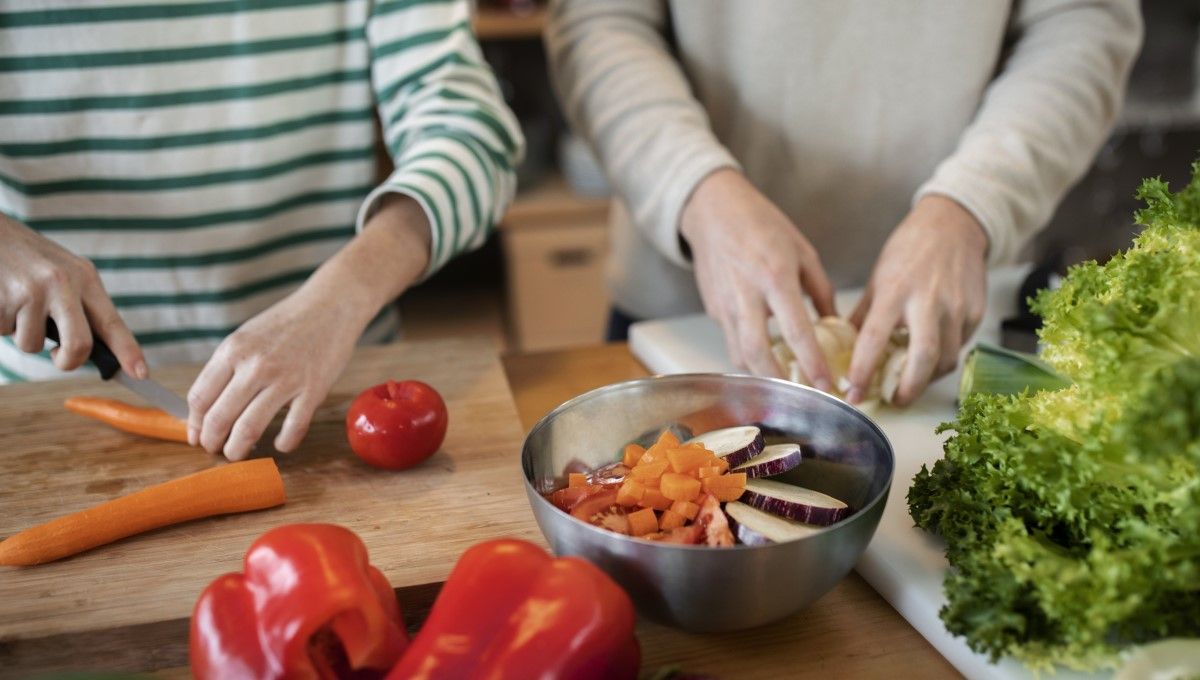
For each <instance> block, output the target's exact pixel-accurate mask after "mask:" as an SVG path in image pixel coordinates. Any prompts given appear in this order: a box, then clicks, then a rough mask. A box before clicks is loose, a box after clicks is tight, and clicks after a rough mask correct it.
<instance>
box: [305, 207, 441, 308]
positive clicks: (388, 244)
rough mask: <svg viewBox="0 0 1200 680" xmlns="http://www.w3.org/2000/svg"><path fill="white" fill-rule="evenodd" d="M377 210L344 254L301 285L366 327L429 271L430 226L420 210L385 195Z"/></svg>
mask: <svg viewBox="0 0 1200 680" xmlns="http://www.w3.org/2000/svg"><path fill="white" fill-rule="evenodd" d="M378 206H379V207H378V210H377V211H376V212H375V213H374V215H372V216H371V217H370V218H369V219H368V220H367V222H366V224H365V226H364V228H363V229H362V230H361V231H360V232H359V234H358V235H357V236H355V237H354V239H353V240H351V241H350V243H348V244H347V245H346V246H345V247H344V248H342V249H341V250H340V251H338V252H337V254H335V255H334V256H333V257H332V258H330V259H329V260H328V261H327V262H326V263H325V264H323V265H322V266H321V267H320V268H319V269H317V271H316V272H315V273H314V274H313V275H312V277H311V278H310V279H309V280H308V282H307V283H305V286H304V289H302V290H305V291H306V292H311V293H313V294H316V295H319V296H321V297H323V298H326V302H327V303H328V304H335V302H334V301H336V304H337V305H338V306H339V307H340V308H342V309H343V310H344V313H345V314H346V316H345V320H346V321H347V322H348V323H354V324H358V325H361V326H362V327H364V328H365V327H366V325H367V324H368V323H369V322H370V320H371V319H372V318H373V317H374V316H375V314H377V313H378V312H379V310H380V309H382V308H383V306H384V305H386V304H389V303H391V302H392V301H393V300H395V299H396V298H398V297H400V295H401V293H403V292H404V291H405V290H407V289H408V287H409V286H411V285H412V284H413V283H414V282H415V281H417V280H418V279H420V278H421V276H422V275H423V274H424V273H425V271H426V269H427V268H428V266H429V246H430V225H429V220H428V218H427V217H426V216H425V212H424V211H423V210H422V209H421V206H420V205H419V204H417V202H416V201H414V200H413V199H412V198H409V197H408V196H404V195H401V194H385V195H383V196H382V197H381V198H380V201H379V203H378Z"/></svg>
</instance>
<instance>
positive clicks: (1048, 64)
mask: <svg viewBox="0 0 1200 680" xmlns="http://www.w3.org/2000/svg"><path fill="white" fill-rule="evenodd" d="M1013 23H1014V27H1015V30H1016V31H1017V35H1018V40H1017V42H1016V45H1015V47H1014V48H1013V50H1012V53H1011V54H1010V55H1009V57H1008V58H1007V60H1006V62H1005V64H1004V66H1003V69H1002V70H1001V72H1000V74H999V75H998V76H997V77H996V79H995V80H994V81H993V82H992V84H991V85H990V86H989V87H988V90H987V92H986V94H985V97H984V101H983V104H982V105H981V107H980V109H979V112H978V114H977V115H976V117H975V120H974V122H973V123H972V124H971V126H970V127H969V128H968V129H967V130H966V132H964V133H963V136H962V139H961V140H960V142H959V147H958V149H957V150H956V151H955V152H954V154H953V155H951V156H950V157H949V158H948V159H946V161H944V162H943V163H942V164H941V165H940V166H939V167H938V169H937V171H936V172H935V174H934V176H933V177H932V178H931V179H930V181H929V182H927V183H926V184H925V185H924V186H922V187H921V188H920V189H919V190H918V192H917V196H918V197H920V196H924V195H927V194H931V193H932V194H942V195H945V196H948V197H950V198H953V199H954V200H955V201H957V202H958V203H960V204H962V205H963V206H965V207H966V208H967V209H968V210H970V211H971V212H972V214H973V215H974V216H975V217H976V219H978V220H979V222H980V223H981V224H982V225H983V227H984V229H986V231H987V233H988V237H989V240H990V249H989V259H991V260H992V261H993V262H1003V261H1008V260H1011V259H1012V258H1013V257H1015V256H1016V255H1017V253H1018V252H1019V251H1020V249H1021V247H1022V246H1023V244H1024V242H1025V241H1026V240H1028V238H1029V237H1030V236H1032V235H1033V233H1035V232H1036V231H1037V230H1038V229H1039V228H1041V227H1042V226H1044V225H1045V223H1046V222H1047V221H1048V220H1049V218H1050V215H1051V214H1052V213H1053V211H1054V208H1055V206H1056V205H1057V204H1058V201H1059V200H1060V199H1061V198H1062V196H1063V194H1065V193H1066V191H1067V189H1068V188H1069V187H1070V185H1071V184H1073V183H1074V182H1075V181H1077V180H1078V179H1079V177H1080V176H1082V174H1083V173H1084V172H1085V171H1086V170H1087V168H1088V166H1089V165H1090V163H1091V161H1092V158H1093V157H1094V156H1095V153H1096V151H1097V150H1098V149H1099V148H1100V146H1101V144H1103V143H1104V140H1105V138H1106V137H1107V136H1108V133H1109V131H1110V130H1111V128H1112V125H1113V123H1114V121H1115V120H1116V115H1117V112H1118V111H1119V109H1120V104H1121V99H1122V96H1123V94H1124V90H1125V80H1126V77H1127V75H1128V71H1129V67H1130V65H1131V64H1132V62H1133V58H1134V56H1135V55H1136V54H1137V48H1138V45H1139V43H1140V37H1141V22H1140V19H1139V15H1138V10H1137V3H1136V2H1134V1H1133V0H1106V1H1104V2H1098V1H1097V2H1082V1H1077V2H1062V1H1055V2H1049V1H1047V0H1041V1H1035V2H1027V3H1024V4H1023V5H1021V7H1020V13H1019V14H1018V15H1017V16H1016V17H1015V19H1014V22H1013Z"/></svg>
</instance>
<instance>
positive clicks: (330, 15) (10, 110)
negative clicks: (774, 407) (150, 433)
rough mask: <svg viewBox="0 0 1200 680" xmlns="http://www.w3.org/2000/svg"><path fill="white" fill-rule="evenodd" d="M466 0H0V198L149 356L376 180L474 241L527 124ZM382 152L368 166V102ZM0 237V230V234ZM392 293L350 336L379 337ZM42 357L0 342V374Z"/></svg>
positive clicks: (278, 288) (45, 370)
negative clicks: (67, 257) (391, 168)
mask: <svg viewBox="0 0 1200 680" xmlns="http://www.w3.org/2000/svg"><path fill="white" fill-rule="evenodd" d="M469 13H470V8H469V7H468V4H467V1H466V0H440V1H439V0H345V1H338V0H199V1H197V0H191V1H186V2H180V1H178V0H124V1H123V2H122V3H121V4H115V3H104V2H96V1H95V0H25V1H23V2H18V1H12V0H0V211H3V213H4V214H6V215H8V216H9V217H11V218H13V219H16V220H18V221H20V222H23V223H25V224H27V225H28V226H30V227H31V228H33V229H35V230H37V231H38V232H40V233H41V234H42V235H44V236H46V237H47V238H50V239H53V240H54V241H56V242H58V243H60V244H62V245H63V246H64V247H66V248H67V249H69V250H71V251H72V252H74V253H76V254H79V255H82V256H85V257H88V258H90V259H91V260H92V261H93V262H94V263H95V265H96V267H97V268H98V269H99V271H100V274H101V277H102V279H103V281H104V284H105V286H106V287H107V289H108V291H109V293H110V295H111V296H112V298H113V300H114V301H115V303H116V305H117V308H118V309H119V310H120V312H121V314H122V316H123V317H124V319H125V321H126V323H127V324H129V326H130V328H131V329H132V330H133V331H134V333H135V335H136V336H137V338H138V340H139V341H140V342H141V343H142V346H143V348H144V350H145V352H146V356H147V358H148V360H149V362H150V364H151V365H152V366H153V365H156V364H164V363H173V362H181V361H202V360H205V359H207V358H208V356H209V355H210V353H211V352H212V350H213V349H214V348H215V347H216V345H217V343H219V342H220V340H221V338H223V337H224V336H226V335H227V334H229V333H230V332H232V331H233V330H234V329H236V328H237V327H238V326H239V325H240V324H241V323H243V322H244V321H246V320H247V319H249V318H250V317H252V316H254V315H255V314H257V313H259V312H261V311H262V310H264V309H266V308H267V307H269V306H270V305H272V304H273V303H275V302H276V301H278V300H280V299H281V298H283V297H284V296H286V295H287V294H288V293H290V292H291V291H293V290H295V289H296V288H297V287H298V286H299V285H300V284H301V283H302V282H303V281H304V279H306V278H307V277H308V276H309V275H310V274H311V273H312V272H313V270H314V269H316V268H317V266H318V265H320V264H321V263H322V262H323V261H324V260H326V259H327V258H328V257H329V256H330V255H332V254H333V253H334V252H335V251H336V250H338V249H339V248H340V247H341V246H342V245H344V244H345V243H346V242H347V241H348V240H349V239H350V238H352V237H353V235H354V233H355V229H356V228H361V227H362V224H363V221H364V219H365V218H366V217H367V216H368V215H369V214H370V212H371V206H372V204H373V202H374V200H375V198H376V197H378V196H379V195H380V194H382V193H385V192H399V193H404V194H407V195H410V196H412V197H413V198H414V199H415V200H417V201H418V202H419V203H420V204H421V205H422V207H423V208H424V209H425V212H426V214H427V215H428V217H429V221H430V223H431V224H432V226H433V234H432V251H431V252H432V255H431V262H430V267H429V273H432V272H434V271H436V270H437V269H438V268H439V267H441V266H442V265H443V264H445V263H446V262H447V261H448V260H449V259H451V258H452V257H454V256H455V255H456V254H458V253H461V252H463V251H465V250H468V249H471V248H474V247H477V246H479V245H480V244H481V243H482V242H483V241H484V240H485V239H486V238H487V235H488V233H489V231H490V229H491V227H492V225H494V224H495V223H496V222H497V221H498V219H499V218H500V217H501V215H502V214H503V212H504V210H505V208H506V207H507V204H508V202H509V201H510V200H511V198H512V195H513V192H514V190H515V183H516V180H515V176H514V173H513V166H514V164H515V163H516V161H517V160H518V158H519V156H520V154H521V153H522V147H523V140H522V139H521V135H520V131H519V128H518V127H517V125H516V122H515V120H514V119H513V116H512V114H511V112H509V111H508V109H507V108H506V107H505V105H504V103H503V100H502V98H501V96H500V94H499V91H498V87H497V84H496V81H495V78H494V77H493V75H492V73H491V71H490V70H489V69H488V67H487V65H486V64H485V62H484V61H483V58H482V56H481V54H480V50H479V46H478V44H477V43H476V42H475V39H474V37H473V36H472V34H471V29H470V23H469V19H470V16H469ZM376 116H378V120H379V121H380V122H381V123H382V128H383V135H384V140H385V141H386V143H387V147H388V150H389V151H390V153H391V156H392V159H393V160H394V162H395V165H396V170H395V172H394V173H393V174H392V175H391V176H390V177H389V178H388V179H387V180H386V181H385V182H384V184H383V185H381V186H376V185H375V184H376V177H375V172H376V165H375V159H374V155H373V144H374V142H375V139H376V127H375V120H376ZM0 247H3V244H0ZM398 323H399V321H398V319H397V318H396V316H395V313H394V311H391V310H390V308H389V310H387V311H385V312H384V313H382V314H381V315H380V316H379V317H378V318H377V319H376V320H375V321H374V322H372V324H371V326H370V327H369V328H368V330H367V333H366V334H365V335H364V340H369V341H379V340H383V339H387V338H390V337H392V336H394V335H395V333H396V331H397V330H398ZM56 375H60V374H59V373H58V371H57V370H56V369H55V368H54V367H53V365H52V364H51V363H50V362H49V360H48V358H47V356H46V355H45V353H43V354H42V355H40V356H39V355H27V354H23V353H21V352H20V351H19V350H17V349H16V347H15V346H14V345H13V344H12V342H11V339H9V338H5V339H4V341H3V342H0V382H11V381H17V380H27V379H42V378H48V377H54V376H56Z"/></svg>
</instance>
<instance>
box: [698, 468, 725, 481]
mask: <svg viewBox="0 0 1200 680" xmlns="http://www.w3.org/2000/svg"><path fill="white" fill-rule="evenodd" d="M719 474H721V468H719V467H717V466H715V465H712V466H709V467H702V468H700V469H699V470H696V476H697V477H699V478H700V479H707V478H709V477H716V476H717V475H719Z"/></svg>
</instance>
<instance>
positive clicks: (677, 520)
mask: <svg viewBox="0 0 1200 680" xmlns="http://www.w3.org/2000/svg"><path fill="white" fill-rule="evenodd" d="M686 521H687V520H686V519H684V517H683V515H680V514H677V513H675V512H672V511H671V510H665V511H664V512H663V514H662V517H660V518H658V528H659V529H660V530H662V531H667V530H670V529H675V528H677V527H681V526H683V524H684V522H686Z"/></svg>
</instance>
